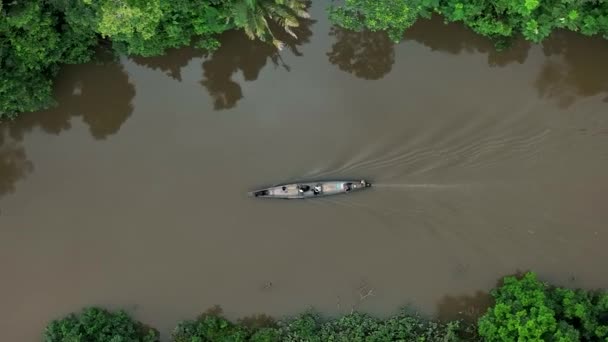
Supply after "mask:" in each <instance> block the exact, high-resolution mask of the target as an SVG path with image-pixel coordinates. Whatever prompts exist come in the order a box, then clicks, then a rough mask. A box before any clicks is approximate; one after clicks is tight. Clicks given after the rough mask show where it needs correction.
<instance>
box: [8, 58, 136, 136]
mask: <svg viewBox="0 0 608 342" xmlns="http://www.w3.org/2000/svg"><path fill="white" fill-rule="evenodd" d="M54 92H55V98H56V99H57V101H58V105H57V106H55V107H53V108H51V109H48V110H45V111H41V112H36V113H25V114H22V115H21V116H19V117H18V118H17V120H15V122H12V123H10V124H9V125H10V131H11V134H12V136H13V137H15V138H17V139H22V138H23V135H24V133H25V132H29V131H31V130H32V129H33V128H34V127H40V128H41V129H42V130H44V131H45V132H47V133H51V134H59V133H61V132H62V131H64V130H67V129H70V128H71V119H72V117H81V118H82V120H83V121H84V122H85V123H86V124H87V125H88V126H89V130H90V133H91V135H92V136H93V137H94V138H95V139H105V138H107V137H108V136H110V135H112V134H115V133H117V132H118V130H119V129H120V127H121V126H122V124H123V123H124V122H125V121H126V120H127V118H128V117H129V116H130V115H131V113H132V112H133V105H132V104H131V101H132V100H133V98H134V97H135V87H134V86H133V84H131V83H130V82H129V76H128V75H127V73H126V72H125V70H124V68H123V66H122V65H121V64H120V63H118V62H116V61H109V60H107V58H103V59H102V60H100V61H99V62H98V63H88V64H82V65H70V66H66V67H65V68H64V69H63V70H62V71H61V73H60V75H59V77H58V79H57V82H56V84H55V90H54Z"/></svg>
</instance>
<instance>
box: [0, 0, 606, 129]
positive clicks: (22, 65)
mask: <svg viewBox="0 0 608 342" xmlns="http://www.w3.org/2000/svg"><path fill="white" fill-rule="evenodd" d="M309 4H310V3H309V1H305V0H196V1H194V0H171V1H169V0H150V1H134V0H118V1H117V0H96V1H91V0H71V1H67V0H42V1H41V0H23V1H12V2H7V1H4V2H3V1H0V71H1V76H0V120H3V119H8V118H14V117H15V116H16V115H18V114H19V113H22V112H30V111H35V110H39V109H43V108H47V107H49V106H51V105H52V104H53V103H54V101H53V98H52V95H51V94H52V85H53V80H54V78H55V76H56V75H57V72H58V70H59V67H60V66H61V65H62V64H76V63H85V62H87V61H90V60H91V59H92V58H93V54H94V51H95V49H96V48H97V47H98V46H100V45H103V46H111V47H112V49H113V50H114V51H115V52H116V53H117V54H121V55H128V56H158V55H162V54H164V53H165V51H166V50H167V49H169V48H177V47H182V46H186V45H190V44H194V45H195V46H197V47H200V48H202V49H204V50H206V51H213V50H215V49H216V48H218V47H219V44H220V42H219V41H218V39H217V36H218V34H220V33H222V32H224V31H227V30H231V29H238V30H242V31H244V32H245V34H247V36H249V37H250V38H251V39H259V40H262V41H265V42H268V43H269V44H274V45H275V46H276V47H277V48H281V47H282V46H283V44H284V38H283V37H291V38H292V39H297V34H296V33H295V32H296V31H297V29H296V28H297V27H298V26H299V24H300V22H301V20H306V18H308V17H309V15H308V13H307V11H306V9H307V8H308V6H309ZM433 13H435V14H439V15H441V16H443V18H444V19H445V20H446V21H448V22H462V23H464V25H466V26H467V27H469V28H471V29H472V30H473V31H475V32H477V33H479V34H481V35H484V36H487V37H490V38H492V39H494V40H495V41H496V42H497V43H499V45H504V43H505V42H507V40H508V39H509V38H510V37H513V36H517V35H523V37H524V38H525V39H528V40H531V41H534V42H540V41H541V40H543V39H544V38H546V37H547V36H548V35H549V34H550V33H551V32H552V31H553V30H555V29H567V30H572V31H577V32H581V33H582V34H584V35H603V36H604V37H606V36H608V1H606V0H587V1H581V0H574V1H573V0H500V1H477V0H399V1H394V0H373V1H372V0H345V1H344V2H343V3H342V5H340V6H336V7H331V8H330V9H329V15H330V18H331V20H332V21H333V22H334V23H335V24H336V25H339V26H342V27H343V28H346V29H353V30H361V29H369V30H372V31H386V32H387V33H388V34H389V35H390V37H391V38H392V39H393V40H394V41H395V42H398V41H399V40H401V38H402V36H403V32H404V31H405V30H406V29H407V28H409V27H410V26H411V25H412V24H413V23H414V22H415V21H416V20H418V19H419V18H420V17H429V16H430V15H431V14H433Z"/></svg>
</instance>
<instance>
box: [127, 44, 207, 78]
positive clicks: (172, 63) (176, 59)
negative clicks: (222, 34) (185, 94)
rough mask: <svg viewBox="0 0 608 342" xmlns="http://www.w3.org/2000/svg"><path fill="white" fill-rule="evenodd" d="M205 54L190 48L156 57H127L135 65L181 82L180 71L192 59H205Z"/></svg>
mask: <svg viewBox="0 0 608 342" xmlns="http://www.w3.org/2000/svg"><path fill="white" fill-rule="evenodd" d="M206 56H207V52H205V50H202V49H196V48H194V47H192V46H188V47H184V48H180V49H169V50H167V53H166V54H164V55H162V56H156V57H137V56H136V57H129V59H130V60H132V61H133V62H134V63H135V64H137V65H141V66H144V67H147V68H148V69H152V70H159V71H161V72H163V73H164V74H166V75H167V76H169V77H171V78H172V79H174V80H176V81H178V82H181V81H182V69H183V68H184V67H186V66H187V65H188V63H190V61H191V60H192V59H194V58H202V57H206Z"/></svg>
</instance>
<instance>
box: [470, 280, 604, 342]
mask: <svg viewBox="0 0 608 342" xmlns="http://www.w3.org/2000/svg"><path fill="white" fill-rule="evenodd" d="M492 296H493V297H494V298H495V300H496V304H495V305H494V307H492V308H490V309H489V310H488V312H487V313H486V314H485V315H484V316H483V317H482V318H481V319H480V320H479V324H478V328H479V335H480V336H482V337H484V338H485V339H486V340H488V341H564V342H566V341H578V340H581V339H584V340H588V341H591V340H594V341H595V340H606V338H607V337H608V296H607V295H606V294H605V293H595V292H588V291H583V290H571V289H564V288H555V287H550V286H548V285H547V284H544V283H542V282H540V281H538V280H537V278H536V275H535V274H534V273H526V274H525V275H524V276H523V277H522V278H520V279H518V278H516V277H512V276H511V277H506V278H505V279H504V284H503V285H502V286H501V287H499V288H498V289H495V290H494V291H492Z"/></svg>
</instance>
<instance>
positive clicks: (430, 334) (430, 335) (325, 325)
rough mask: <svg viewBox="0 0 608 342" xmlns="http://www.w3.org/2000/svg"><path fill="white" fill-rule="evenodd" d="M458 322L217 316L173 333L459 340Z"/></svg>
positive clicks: (370, 341)
mask: <svg viewBox="0 0 608 342" xmlns="http://www.w3.org/2000/svg"><path fill="white" fill-rule="evenodd" d="M459 329H460V327H459V324H458V322H451V323H447V324H442V323H437V322H428V321H425V320H423V319H421V318H420V317H417V316H411V315H408V314H406V313H402V314H399V315H397V316H394V317H391V318H389V319H387V320H379V319H376V318H373V317H371V316H368V315H365V314H360V313H353V314H349V315H346V316H344V317H342V318H339V319H337V320H328V321H323V320H322V319H321V317H320V316H318V315H316V314H314V313H306V314H302V315H300V316H298V317H295V318H294V319H288V320H284V321H280V322H278V324H277V326H276V327H274V326H273V327H258V328H247V327H245V326H243V325H237V324H233V323H231V322H229V321H228V320H226V319H224V318H222V317H219V316H215V315H206V316H202V317H201V318H199V319H198V320H196V321H185V322H181V323H180V324H179V325H178V327H177V328H176V329H175V331H174V332H173V341H175V342H208V341H209V342H210V341H218V342H220V341H221V342H245V341H250V342H274V341H282V342H303V341H306V342H325V341H333V342H358V341H361V342H362V341H366V342H385V341H425V342H433V341H438V342H439V341H441V342H449V341H458V340H459V338H458V336H457V333H458V332H459Z"/></svg>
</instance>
